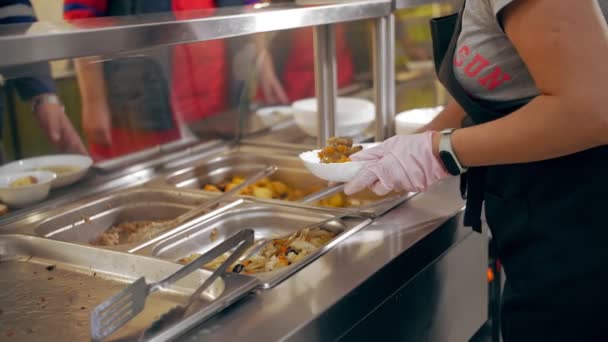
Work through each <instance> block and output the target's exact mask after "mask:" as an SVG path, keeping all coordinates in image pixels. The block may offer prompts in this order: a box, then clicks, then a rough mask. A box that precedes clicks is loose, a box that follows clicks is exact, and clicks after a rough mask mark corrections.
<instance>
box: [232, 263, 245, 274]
mask: <svg viewBox="0 0 608 342" xmlns="http://www.w3.org/2000/svg"><path fill="white" fill-rule="evenodd" d="M244 268H245V266H243V264H236V265H234V267H233V268H232V272H234V273H241V272H243V269H244Z"/></svg>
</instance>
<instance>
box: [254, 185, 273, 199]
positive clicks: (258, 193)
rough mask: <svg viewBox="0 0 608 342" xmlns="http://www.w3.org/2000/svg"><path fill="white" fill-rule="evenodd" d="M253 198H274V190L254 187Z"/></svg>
mask: <svg viewBox="0 0 608 342" xmlns="http://www.w3.org/2000/svg"><path fill="white" fill-rule="evenodd" d="M253 196H255V197H257V198H265V199H269V198H272V190H270V189H268V188H264V187H259V186H254V187H253Z"/></svg>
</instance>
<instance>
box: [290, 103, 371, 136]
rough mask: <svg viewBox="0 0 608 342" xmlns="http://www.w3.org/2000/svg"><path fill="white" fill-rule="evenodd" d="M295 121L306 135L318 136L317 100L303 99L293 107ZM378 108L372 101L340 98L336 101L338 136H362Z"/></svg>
mask: <svg viewBox="0 0 608 342" xmlns="http://www.w3.org/2000/svg"><path fill="white" fill-rule="evenodd" d="M292 108H293V113H294V120H295V122H296V124H297V125H298V127H300V129H302V131H304V132H305V133H306V134H308V135H310V136H313V137H316V136H317V99H315V98H310V99H303V100H299V101H296V102H294V103H293V105H292ZM375 112H376V107H375V106H374V104H373V103H372V102H370V101H367V100H363V99H358V98H351V97H338V98H337V100H336V136H357V135H360V134H362V133H363V132H364V131H365V130H366V129H367V128H368V127H369V126H370V125H371V123H372V122H374V119H375V116H376V115H375Z"/></svg>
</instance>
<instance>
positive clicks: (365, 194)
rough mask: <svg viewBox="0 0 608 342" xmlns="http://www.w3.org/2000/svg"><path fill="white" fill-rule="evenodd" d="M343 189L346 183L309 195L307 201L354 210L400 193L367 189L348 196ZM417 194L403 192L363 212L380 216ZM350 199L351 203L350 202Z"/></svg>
mask: <svg viewBox="0 0 608 342" xmlns="http://www.w3.org/2000/svg"><path fill="white" fill-rule="evenodd" d="M343 189H344V185H341V186H338V187H336V188H334V189H333V191H327V192H325V193H324V194H323V195H322V196H314V197H309V198H308V200H307V203H308V204H311V205H314V206H319V207H326V208H334V209H337V210H352V209H356V208H358V207H360V206H364V205H368V204H372V203H375V202H379V201H382V200H384V199H386V198H389V197H397V195H398V194H397V193H389V194H388V195H385V196H378V195H376V194H374V193H373V192H372V191H370V190H365V191H362V192H360V193H357V194H354V195H351V196H346V195H345V194H344V192H343ZM415 195H416V193H414V192H409V193H403V194H402V196H400V197H398V198H396V199H395V200H394V201H389V202H388V203H383V204H382V205H378V206H376V207H373V208H370V209H366V210H363V211H362V214H365V215H369V216H371V217H380V216H382V215H383V214H385V213H386V212H388V211H389V210H391V209H393V208H394V207H396V206H398V205H399V204H401V203H403V202H405V201H407V200H409V199H410V198H412V197H413V196H415ZM349 201H350V202H351V203H349ZM354 201H356V202H358V204H354V203H352V202H354ZM337 202H341V203H340V204H341V205H337V204H338V203H337ZM353 204H354V205H353Z"/></svg>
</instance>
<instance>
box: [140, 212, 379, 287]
mask: <svg viewBox="0 0 608 342" xmlns="http://www.w3.org/2000/svg"><path fill="white" fill-rule="evenodd" d="M336 214H337V213H336V212H335V211H332V210H323V209H319V210H314V209H310V208H306V207H303V206H302V207H299V206H275V205H271V204H267V203H263V202H258V201H254V200H251V201H249V200H246V201H243V202H242V203H241V204H239V205H238V206H235V207H234V208H232V209H231V210H229V211H225V212H223V213H221V214H219V215H216V216H213V217H210V218H209V219H207V220H205V221H202V222H200V223H199V224H197V225H193V226H191V227H190V228H188V229H185V230H182V231H180V232H179V233H177V234H175V235H173V236H171V237H169V238H167V239H166V240H163V241H161V242H160V243H158V244H157V245H155V246H151V247H149V248H148V249H147V250H142V251H141V252H142V253H144V254H151V255H152V256H155V257H159V258H163V259H166V260H171V261H177V260H179V259H181V258H184V257H187V256H189V255H191V254H193V253H198V254H203V253H205V252H206V251H208V250H209V249H211V248H212V247H214V246H215V245H216V243H218V242H220V241H223V240H224V239H225V238H226V237H228V236H230V235H232V234H234V233H236V232H237V231H239V230H240V229H243V228H250V229H253V230H254V231H255V239H256V242H257V241H260V240H261V239H265V238H274V237H278V236H282V235H285V234H288V233H294V232H296V231H297V230H298V229H300V228H302V227H304V226H307V225H310V224H314V223H315V222H320V221H323V220H325V219H327V218H330V217H332V216H334V215H336ZM369 223H371V219H366V218H349V219H344V220H340V221H338V222H332V223H331V224H328V225H326V226H325V228H327V229H330V230H332V231H334V232H338V233H339V235H338V236H336V237H335V238H334V239H333V240H332V241H330V242H329V244H327V245H325V246H324V247H321V248H319V249H317V250H316V251H314V252H312V253H311V254H310V255H308V256H306V257H305V258H304V259H303V260H301V261H299V262H297V263H294V264H292V265H291V266H288V267H286V268H283V269H279V270H276V271H272V272H267V273H259V274H256V275H255V277H256V278H258V279H259V280H260V281H261V283H262V286H263V288H272V287H274V286H275V285H277V284H278V283H280V282H281V281H283V280H284V279H286V278H288V277H289V276H291V275H292V274H294V273H295V272H297V271H298V270H299V269H301V268H302V267H304V266H306V265H307V264H309V263H310V262H312V261H314V260H315V259H317V258H319V257H320V256H321V255H323V254H324V253H325V252H327V251H328V250H330V249H331V248H333V247H334V246H335V245H336V244H338V243H340V242H341V241H343V240H344V239H346V238H348V237H349V236H351V235H352V234H354V233H355V232H357V231H359V230H360V229H362V228H363V227H365V226H366V225H368V224H369Z"/></svg>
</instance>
